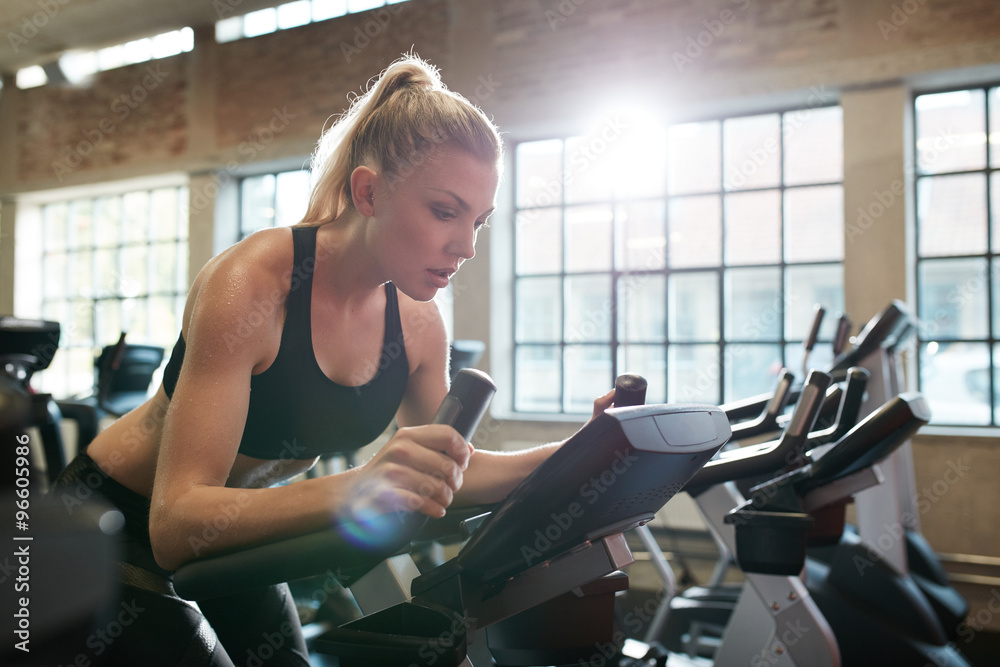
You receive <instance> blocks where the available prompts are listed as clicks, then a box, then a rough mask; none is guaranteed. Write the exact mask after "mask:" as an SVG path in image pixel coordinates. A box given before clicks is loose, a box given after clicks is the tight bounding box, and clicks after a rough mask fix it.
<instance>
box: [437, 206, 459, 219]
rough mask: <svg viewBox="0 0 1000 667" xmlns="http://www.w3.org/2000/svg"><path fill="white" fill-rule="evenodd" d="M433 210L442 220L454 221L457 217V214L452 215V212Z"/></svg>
mask: <svg viewBox="0 0 1000 667" xmlns="http://www.w3.org/2000/svg"><path fill="white" fill-rule="evenodd" d="M433 210H434V215H436V216H437V217H438V218H439V219H440V220H452V219H454V217H455V214H454V213H452V212H451V211H443V210H441V209H439V208H436V209H433Z"/></svg>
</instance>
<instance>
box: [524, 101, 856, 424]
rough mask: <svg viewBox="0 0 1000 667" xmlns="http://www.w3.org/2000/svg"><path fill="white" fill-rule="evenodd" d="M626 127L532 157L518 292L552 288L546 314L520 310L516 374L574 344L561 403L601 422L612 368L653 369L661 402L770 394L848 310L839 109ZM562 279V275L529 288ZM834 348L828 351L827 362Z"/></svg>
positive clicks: (529, 153)
mask: <svg viewBox="0 0 1000 667" xmlns="http://www.w3.org/2000/svg"><path fill="white" fill-rule="evenodd" d="M622 118H623V119H624V115H623V117H622ZM616 119H617V117H614V118H612V119H611V121H614V122H611V121H609V120H608V119H605V125H604V126H602V127H600V128H598V129H597V130H595V131H592V132H591V133H589V134H588V135H585V136H576V137H572V138H569V139H565V140H552V141H550V142H530V143H525V144H521V145H520V146H518V147H517V148H516V149H515V151H516V152H515V156H516V162H515V164H516V168H517V172H518V173H516V174H515V176H514V182H515V193H514V200H515V205H516V211H515V219H516V220H517V226H516V228H515V234H516V236H515V238H516V242H515V253H516V258H515V263H514V267H515V276H516V278H515V283H516V286H515V299H516V300H519V299H520V298H521V297H520V295H521V294H522V293H523V292H524V288H525V286H528V287H532V289H533V290H534V289H535V288H537V287H538V286H540V285H547V290H548V291H547V294H548V296H547V299H542V300H539V299H537V298H536V297H526V298H529V299H531V298H534V299H535V303H533V304H532V305H531V306H530V307H529V309H530V310H531V311H532V314H531V315H530V316H529V315H528V314H527V313H526V312H525V307H523V306H521V305H520V304H515V308H514V310H515V316H516V317H517V318H518V319H517V320H516V326H515V346H514V347H515V355H514V356H515V367H517V368H519V367H520V366H519V364H521V365H523V364H524V363H525V361H524V359H527V358H528V357H523V358H522V356H520V355H521V352H520V350H521V348H531V349H532V352H531V353H530V354H540V353H539V352H538V351H537V350H536V349H535V348H540V345H539V344H540V343H542V342H545V343H548V344H551V346H552V347H555V346H559V350H560V352H559V358H558V360H557V361H558V364H559V368H560V371H559V378H560V386H559V391H558V392H555V391H553V392H552V393H551V394H550V396H549V399H548V400H550V401H554V400H555V398H554V397H555V396H556V395H558V396H559V404H560V408H559V409H560V410H562V411H570V412H580V413H584V414H586V413H589V411H590V406H591V403H592V400H593V397H594V395H597V394H600V393H602V392H603V390H604V389H605V388H606V387H607V386H608V385H609V384H610V375H611V373H612V372H618V373H623V372H629V371H631V372H637V373H641V374H642V375H644V376H646V377H647V380H648V381H649V382H650V389H649V391H648V393H647V398H648V400H650V401H659V400H664V399H668V398H669V399H670V400H695V401H703V402H708V403H718V402H719V401H720V400H721V397H722V395H723V394H725V395H726V396H732V397H736V396H737V395H741V394H742V395H745V394H750V393H760V392H761V391H766V390H769V389H770V388H771V387H772V386H773V383H774V377H775V373H776V372H777V370H778V369H779V368H780V367H781V365H782V361H783V360H784V359H785V357H786V355H787V356H788V357H792V358H795V355H796V354H798V353H799V351H800V350H801V344H800V343H799V342H798V341H796V337H800V336H804V335H805V330H806V329H808V327H809V325H810V324H811V318H812V312H813V305H814V304H815V303H817V302H820V303H822V304H823V305H824V306H825V307H826V308H827V309H828V310H830V311H831V312H836V311H837V310H841V309H842V308H843V276H842V266H841V260H842V257H843V254H844V239H843V236H844V231H843V216H844V210H843V187H842V185H841V182H842V180H843V174H842V172H843V148H842V143H843V131H842V129H841V125H842V114H841V111H840V109H839V108H810V109H803V110H800V111H794V110H793V111H791V112H785V113H770V114H762V115H758V116H750V117H740V118H731V119H725V120H714V119H713V120H704V121H698V122H688V123H681V124H677V125H673V126H671V127H669V128H668V129H667V130H666V132H665V133H663V132H661V131H660V130H659V129H658V128H657V126H656V123H655V122H648V123H645V124H644V122H637V121H635V120H634V119H633V118H632V117H631V116H630V117H629V118H628V119H627V121H623V122H621V123H618V121H617V120H616ZM664 137H665V142H664V139H663V138H664ZM546 172H547V175H546V176H540V175H539V174H545V173H546ZM664 183H666V188H665V189H664V187H663V186H664ZM790 186H794V187H790ZM529 193H531V194H529ZM612 210H613V219H612V215H611V211H612ZM545 274H549V275H550V276H551V281H552V282H548V283H544V282H542V283H524V285H522V284H521V283H522V282H523V281H524V280H525V279H526V278H528V277H531V278H532V279H541V278H543V277H544V276H545ZM555 281H559V283H558V284H559V286H560V287H559V288H558V289H557V287H556V283H555ZM536 296H537V295H536ZM723 300H724V302H723ZM560 318H561V319H560ZM793 321H796V325H795V327H791V329H790V326H791V324H790V323H791V322H793ZM557 322H561V330H560V331H559V332H558V335H556V334H554V333H553V331H554V328H555V326H556V323H557ZM834 324H835V323H834V322H833V318H830V320H829V322H828V324H827V325H826V330H825V331H824V332H821V336H824V337H825V339H826V340H829V338H830V337H831V336H832V328H833V326H834ZM723 330H724V331H723ZM531 336H544V339H536V338H532V337H531ZM788 341H791V342H790V343H789V342H788ZM826 347H827V348H828V347H829V345H828V344H827V345H826ZM723 352H725V353H726V354H725V355H723ZM827 353H829V350H827ZM524 354H528V352H525V353H524ZM823 354H824V353H820V352H816V353H814V354H813V360H814V361H816V360H819V361H822V362H823V363H824V364H825V363H827V362H826V361H824V359H825V357H823ZM830 354H832V353H830ZM720 355H722V356H720ZM799 362H800V363H801V358H799ZM549 363H550V365H552V363H553V362H551V361H550V362H549ZM522 381H523V380H522V379H520V378H516V382H517V383H519V384H520V383H521V382H522ZM578 387H585V388H589V389H590V390H591V391H590V392H589V393H586V395H585V392H579V393H574V392H577V391H578ZM520 391H521V390H520V388H519V387H515V392H514V393H515V396H520V393H519V392H520ZM525 391H527V392H529V393H530V392H531V391H533V390H532V389H527V388H526V389H525ZM518 401H521V399H520V398H516V399H515V404H517V403H518ZM528 402H529V403H530V402H531V401H528ZM515 409H517V408H516V406H515Z"/></svg>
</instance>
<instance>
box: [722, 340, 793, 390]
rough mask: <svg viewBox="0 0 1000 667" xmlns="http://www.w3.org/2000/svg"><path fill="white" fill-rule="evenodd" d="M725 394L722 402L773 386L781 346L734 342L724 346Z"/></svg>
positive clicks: (778, 366) (779, 359) (779, 368)
mask: <svg viewBox="0 0 1000 667" xmlns="http://www.w3.org/2000/svg"><path fill="white" fill-rule="evenodd" d="M723 360H724V366H725V369H726V373H725V377H726V382H725V388H724V389H725V396H724V397H723V401H726V402H728V401H737V400H740V399H742V398H748V397H750V396H756V395H758V394H763V393H765V392H769V391H772V390H773V389H774V382H775V378H776V377H777V374H778V372H779V371H780V370H781V366H782V365H781V347H780V346H778V345H759V344H751V343H736V344H731V345H727V346H726V349H725V351H724V352H723Z"/></svg>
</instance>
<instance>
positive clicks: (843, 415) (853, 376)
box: [805, 366, 871, 451]
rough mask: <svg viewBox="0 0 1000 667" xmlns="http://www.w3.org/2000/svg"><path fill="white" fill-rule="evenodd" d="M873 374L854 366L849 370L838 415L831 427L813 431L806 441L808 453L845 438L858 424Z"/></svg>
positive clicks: (841, 393)
mask: <svg viewBox="0 0 1000 667" xmlns="http://www.w3.org/2000/svg"><path fill="white" fill-rule="evenodd" d="M870 375H871V374H870V373H869V372H868V371H867V370H865V369H864V368H861V367H858V366H854V367H852V368H849V369H848V370H847V375H846V377H845V379H844V389H843V390H842V391H841V392H840V404H839V405H838V407H837V415H836V417H835V418H834V420H833V423H832V424H830V426H828V427H826V428H824V429H821V430H818V431H813V432H812V433H810V434H809V438H808V440H807V441H806V447H805V448H806V451H809V450H811V449H814V448H816V447H819V446H820V445H824V444H826V443H828V442H834V441H836V440H839V439H840V438H842V437H844V435H846V434H847V432H848V431H850V430H851V429H852V428H854V426H855V425H856V424H857V423H858V416H859V415H860V414H861V404H862V403H863V402H864V398H865V388H866V387H867V386H868V378H869V376H870Z"/></svg>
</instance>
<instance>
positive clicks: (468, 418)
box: [431, 368, 497, 442]
mask: <svg viewBox="0 0 1000 667" xmlns="http://www.w3.org/2000/svg"><path fill="white" fill-rule="evenodd" d="M496 391H497V386H496V385H495V384H493V380H492V379H491V378H490V376H489V375H487V374H486V373H484V372H482V371H480V370H476V369H475V368H463V369H462V370H460V371H459V372H458V373H457V374H456V375H455V379H454V381H452V383H451V389H450V390H449V391H448V395H447V396H445V397H444V400H443V401H441V407H439V408H438V411H437V414H435V415H434V419H433V421H432V422H431V423H432V424H448V425H449V426H452V427H453V428H454V429H455V430H456V431H458V432H459V434H461V436H462V437H463V438H465V440H466V442H468V441H470V440H472V436H473V434H474V433H475V432H476V428H478V427H479V422H480V421H481V420H482V418H483V415H485V414H486V409H487V408H488V407H489V406H490V401H491V400H493V395H494V394H495V393H496Z"/></svg>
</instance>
